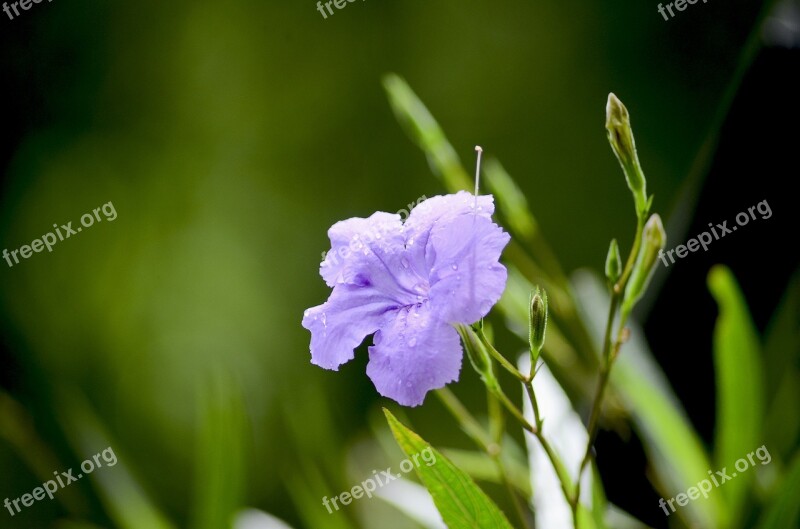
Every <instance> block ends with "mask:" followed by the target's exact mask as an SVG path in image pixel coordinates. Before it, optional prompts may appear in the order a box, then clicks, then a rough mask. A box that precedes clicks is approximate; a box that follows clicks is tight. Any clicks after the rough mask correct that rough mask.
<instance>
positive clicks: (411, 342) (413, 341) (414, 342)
mask: <svg viewBox="0 0 800 529" xmlns="http://www.w3.org/2000/svg"><path fill="white" fill-rule="evenodd" d="M415 345H417V339H416V338H411V339H410V340H409V341H408V346H409V347H414V346H415Z"/></svg>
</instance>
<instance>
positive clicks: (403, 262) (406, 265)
mask: <svg viewBox="0 0 800 529" xmlns="http://www.w3.org/2000/svg"><path fill="white" fill-rule="evenodd" d="M400 264H401V265H403V268H408V259H406V258H405V257H403V258H402V259H400Z"/></svg>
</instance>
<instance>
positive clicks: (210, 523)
mask: <svg viewBox="0 0 800 529" xmlns="http://www.w3.org/2000/svg"><path fill="white" fill-rule="evenodd" d="M199 408H200V414H199V416H200V421H199V422H200V424H199V425H198V428H197V431H198V437H199V439H198V443H197V448H196V452H195V466H194V468H195V470H194V479H193V480H192V481H193V482H194V498H193V505H192V509H193V512H192V520H191V527H193V528H195V529H217V528H219V527H230V526H231V522H232V521H233V518H234V515H235V513H236V512H237V511H238V510H239V509H240V508H241V507H242V495H243V490H242V486H243V483H244V482H245V480H246V478H245V469H244V465H245V462H244V448H245V447H244V439H245V437H246V431H245V426H246V421H247V414H246V411H245V409H244V405H243V403H242V400H241V398H240V396H239V395H238V394H237V389H236V385H235V384H234V383H233V382H232V381H230V380H229V378H227V377H226V376H224V375H215V377H214V379H213V380H212V382H211V384H210V385H209V386H208V387H207V388H206V389H205V391H204V393H203V394H201V396H200V404H199Z"/></svg>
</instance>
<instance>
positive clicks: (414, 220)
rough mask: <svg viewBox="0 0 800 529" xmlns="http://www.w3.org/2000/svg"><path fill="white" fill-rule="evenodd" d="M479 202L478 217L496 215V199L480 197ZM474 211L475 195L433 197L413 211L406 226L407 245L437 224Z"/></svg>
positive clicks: (462, 193) (465, 193) (464, 192)
mask: <svg viewBox="0 0 800 529" xmlns="http://www.w3.org/2000/svg"><path fill="white" fill-rule="evenodd" d="M477 202H478V209H477V214H478V216H479V217H485V218H487V219H490V218H491V217H492V213H494V197H493V196H492V195H479V196H478V201H477ZM474 211H475V195H473V194H472V193H468V192H466V191H459V192H458V193H455V194H453V195H438V196H435V197H431V198H429V199H428V200H426V201H424V202H421V203H420V204H418V205H417V206H416V207H415V208H414V209H412V210H411V214H410V215H409V216H408V219H407V220H406V223H405V225H404V227H405V235H406V243H408V241H409V240H411V241H414V240H415V239H416V238H418V237H420V236H424V235H425V234H426V233H428V232H429V231H430V230H431V229H432V228H433V227H434V226H435V225H437V224H441V223H445V222H448V221H450V220H452V219H454V218H456V217H459V216H461V215H464V214H466V213H470V214H472V213H473V212H474Z"/></svg>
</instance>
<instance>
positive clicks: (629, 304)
mask: <svg viewBox="0 0 800 529" xmlns="http://www.w3.org/2000/svg"><path fill="white" fill-rule="evenodd" d="M666 243H667V234H666V233H665V232H664V226H663V225H662V224H661V217H659V216H658V214H653V215H651V216H650V219H649V220H648V221H647V224H645V226H644V233H642V246H641V248H640V249H639V255H637V256H636V263H634V265H633V271H632V272H631V277H630V279H629V280H628V286H627V287H626V288H625V298H624V300H623V302H622V314H623V315H624V316H627V315H628V314H630V311H631V309H632V308H633V306H634V305H635V304H636V302H637V301H639V299H640V298H641V297H642V295H644V292H645V290H647V285H648V283H649V282H650V277H651V276H652V275H653V271H654V270H655V265H656V261H657V260H658V254H659V253H660V252H661V251H663V249H664V246H665V245H666Z"/></svg>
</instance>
